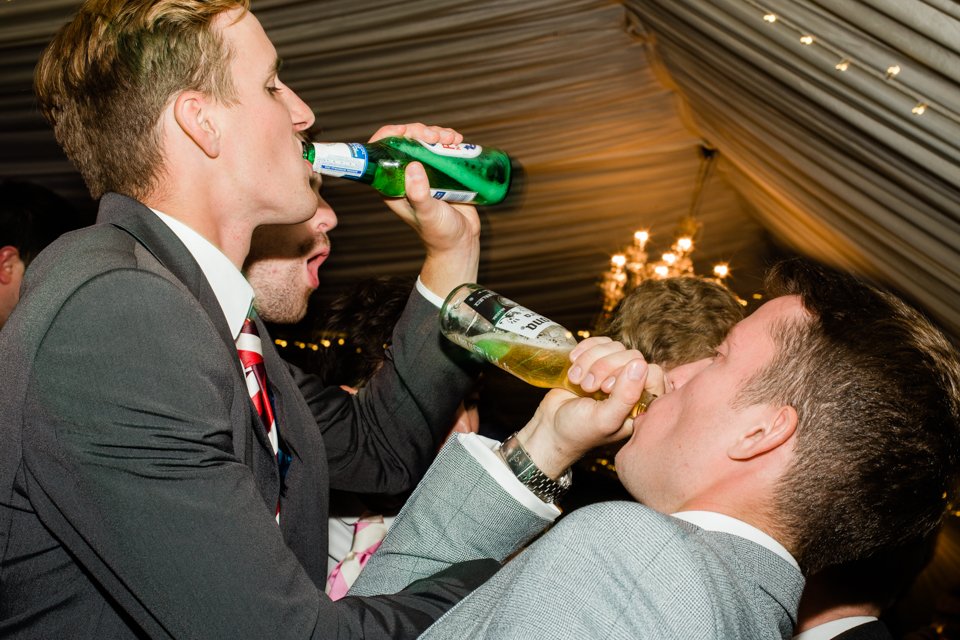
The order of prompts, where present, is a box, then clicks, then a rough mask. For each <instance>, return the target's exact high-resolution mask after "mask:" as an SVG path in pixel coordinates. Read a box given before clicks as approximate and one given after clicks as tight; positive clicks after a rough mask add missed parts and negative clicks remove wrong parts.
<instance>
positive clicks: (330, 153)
mask: <svg viewBox="0 0 960 640" xmlns="http://www.w3.org/2000/svg"><path fill="white" fill-rule="evenodd" d="M313 147H314V149H316V157H314V159H313V170H314V172H315V173H320V174H323V175H325V176H333V177H335V178H351V179H353V180H356V179H357V178H359V177H360V176H362V175H363V173H364V172H365V171H366V170H367V161H368V159H367V150H366V149H365V148H364V147H363V145H362V144H359V143H356V142H332V143H323V144H321V143H314V145H313Z"/></svg>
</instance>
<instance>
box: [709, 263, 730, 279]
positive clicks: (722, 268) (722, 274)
mask: <svg viewBox="0 0 960 640" xmlns="http://www.w3.org/2000/svg"><path fill="white" fill-rule="evenodd" d="M713 275H715V276H717V277H718V278H726V277H727V276H728V275H730V266H729V265H727V264H725V263H723V262H721V263H720V264H715V265H713Z"/></svg>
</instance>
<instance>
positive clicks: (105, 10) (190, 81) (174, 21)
mask: <svg viewBox="0 0 960 640" xmlns="http://www.w3.org/2000/svg"><path fill="white" fill-rule="evenodd" d="M238 8H239V9H242V10H243V11H244V12H246V11H247V10H248V9H249V0H87V1H86V2H84V3H83V5H82V6H81V7H80V9H79V10H78V11H77V14H76V15H75V16H74V18H73V19H72V20H71V21H70V22H69V23H67V24H66V25H65V26H64V27H63V28H61V29H60V31H59V32H57V34H56V35H55V36H54V39H53V41H52V42H51V43H50V44H49V45H48V46H47V48H46V49H45V50H44V52H43V54H42V55H41V57H40V61H39V62H38V63H37V68H36V74H35V78H34V83H35V89H36V93H37V100H38V103H39V107H40V111H41V113H42V114H43V116H44V117H45V118H46V119H47V121H48V122H50V124H51V125H52V126H53V130H54V133H55V135H56V137H57V141H58V142H59V143H60V145H61V146H62V147H63V150H64V152H65V153H66V155H67V157H68V158H69V159H70V160H71V162H73V163H74V165H75V166H76V167H77V169H78V170H79V171H80V173H81V175H82V176H83V179H84V181H85V182H86V184H87V188H88V189H89V190H90V193H91V195H92V196H93V197H94V198H99V197H100V196H101V195H103V194H104V193H105V192H107V191H116V192H119V193H124V194H126V195H130V196H133V197H143V195H144V194H146V193H148V192H149V191H151V190H152V189H154V188H156V187H157V185H158V183H159V180H160V176H161V174H162V157H161V156H162V154H161V153H159V152H158V150H159V147H160V116H161V114H162V112H163V109H164V108H165V107H166V105H167V104H168V102H169V100H170V99H171V97H172V96H174V95H176V94H177V93H179V92H181V91H186V90H196V91H202V92H204V93H207V94H209V95H212V96H214V97H215V98H216V99H218V100H221V101H223V102H226V103H229V102H230V101H232V100H235V99H236V90H235V87H234V85H233V81H232V77H231V74H230V68H229V59H230V52H229V51H228V50H227V49H226V47H224V44H223V40H222V38H221V36H220V34H219V32H218V30H216V29H213V28H212V27H211V24H212V22H213V20H214V19H215V18H216V17H217V16H218V15H220V14H221V13H223V12H225V11H229V10H232V9H238Z"/></svg>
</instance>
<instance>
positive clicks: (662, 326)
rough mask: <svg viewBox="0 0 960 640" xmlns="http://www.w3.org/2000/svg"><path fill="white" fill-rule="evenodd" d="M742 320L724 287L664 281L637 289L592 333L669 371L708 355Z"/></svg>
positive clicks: (688, 280)
mask: <svg viewBox="0 0 960 640" xmlns="http://www.w3.org/2000/svg"><path fill="white" fill-rule="evenodd" d="M742 318H743V307H742V306H741V305H740V303H739V301H738V300H737V297H736V295H734V293H733V292H731V291H730V290H729V289H727V288H726V287H723V286H721V285H719V284H716V283H714V282H711V281H708V280H702V279H700V278H692V277H678V278H664V279H663V280H644V281H643V282H641V283H640V284H639V285H637V287H636V288H635V289H633V290H632V291H631V292H630V293H628V294H627V296H626V297H625V298H624V299H623V300H621V301H620V304H619V305H618V306H617V308H616V310H615V311H614V313H613V317H612V318H611V319H610V322H609V324H607V325H605V326H600V327H598V329H597V332H598V333H600V334H603V335H608V336H610V337H611V338H613V339H615V340H619V341H620V342H622V343H623V344H625V345H626V346H628V347H630V348H631V349H636V350H637V351H639V352H640V353H642V354H643V357H644V358H646V359H647V360H648V361H650V362H655V363H657V364H659V365H661V366H665V367H668V368H670V367H676V366H678V365H681V364H686V363H688V362H694V361H696V360H700V359H702V358H706V357H708V356H710V355H712V354H713V351H714V350H715V349H716V348H717V345H719V344H720V343H721V342H723V339H724V338H725V337H726V335H727V333H728V332H729V331H730V329H732V328H733V325H735V324H737V323H738V322H740V320H741V319H742Z"/></svg>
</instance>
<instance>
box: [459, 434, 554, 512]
mask: <svg viewBox="0 0 960 640" xmlns="http://www.w3.org/2000/svg"><path fill="white" fill-rule="evenodd" d="M456 436H457V437H458V438H459V439H460V443H461V444H462V445H463V446H464V448H465V449H466V450H467V451H468V452H470V455H472V456H473V457H474V459H475V460H476V461H477V462H479V463H480V464H481V465H482V466H483V468H484V469H485V470H486V471H487V473H489V474H490V476H491V477H492V478H493V479H494V480H496V481H497V484H499V485H500V486H501V487H503V489H504V491H506V492H507V493H509V494H510V495H511V496H513V497H514V499H515V500H516V501H517V502H519V503H520V504H522V505H523V506H524V507H526V508H527V509H529V510H530V511H532V512H533V513H534V514H536V515H538V516H540V517H541V518H543V519H544V520H549V521H550V522H553V521H554V520H556V519H557V518H558V517H559V516H560V509H558V508H557V507H556V505H553V504H548V503H546V502H544V501H543V500H541V499H540V498H538V497H537V495H536V494H535V493H534V492H532V491H530V489H528V488H527V487H526V485H524V484H523V483H522V482H520V481H519V480H517V476H515V475H513V472H512V471H510V467H508V466H507V465H506V464H505V463H504V462H503V460H501V459H500V456H498V455H497V453H496V451H495V449H496V448H497V446H499V444H500V443H499V442H497V441H496V440H491V439H490V438H486V437H484V436H481V435H477V434H475V433H458V434H456Z"/></svg>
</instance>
